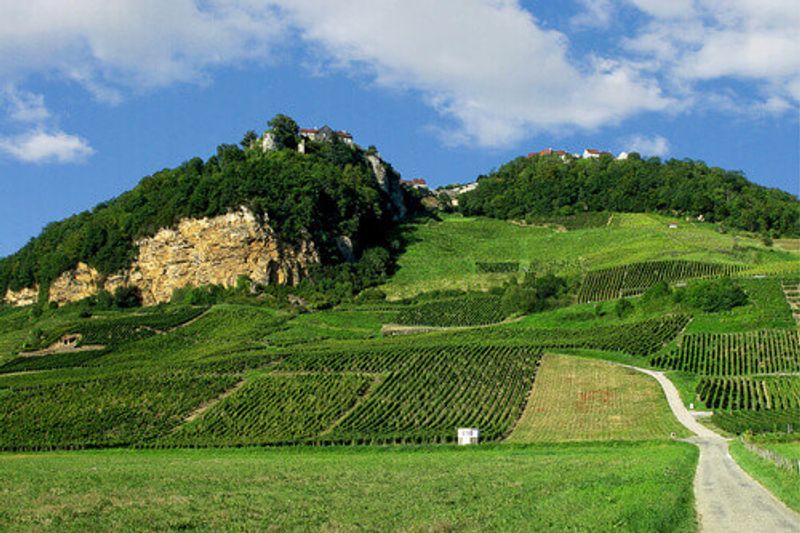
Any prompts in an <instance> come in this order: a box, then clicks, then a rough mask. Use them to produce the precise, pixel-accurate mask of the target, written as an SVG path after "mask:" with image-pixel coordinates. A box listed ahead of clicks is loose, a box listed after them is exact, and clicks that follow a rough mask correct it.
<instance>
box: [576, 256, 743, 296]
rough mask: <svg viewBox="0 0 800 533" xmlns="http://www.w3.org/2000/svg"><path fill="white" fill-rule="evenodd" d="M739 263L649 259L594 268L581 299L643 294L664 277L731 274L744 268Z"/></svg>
mask: <svg viewBox="0 0 800 533" xmlns="http://www.w3.org/2000/svg"><path fill="white" fill-rule="evenodd" d="M741 268H742V267H739V266H737V265H727V264H720V263H703V262H699V261H683V260H671V261H648V262H644V263H631V264H628V265H623V266H618V267H613V268H606V269H602V270H594V271H591V272H589V273H587V274H586V277H585V279H584V280H583V284H582V285H581V289H580V292H579V293H578V301H579V302H580V303H587V302H600V301H604V300H614V299H616V298H621V297H625V296H634V295H637V294H641V293H643V292H644V291H646V290H647V289H648V288H650V287H652V286H653V285H655V284H656V283H658V282H660V281H666V282H668V283H673V282H677V281H683V280H688V279H693V278H710V277H718V276H728V275H731V274H734V273H735V272H737V271H739V270H741Z"/></svg>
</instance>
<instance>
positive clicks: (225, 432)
mask: <svg viewBox="0 0 800 533" xmlns="http://www.w3.org/2000/svg"><path fill="white" fill-rule="evenodd" d="M371 382H372V378H370V377H368V376H363V375H353V374H307V375H303V374H300V375H272V374H267V375H263V376H258V377H256V378H253V379H252V380H251V381H249V382H248V383H247V384H246V385H245V386H244V387H243V388H242V389H240V390H238V391H236V393H235V394H233V395H232V396H230V397H228V398H226V399H225V400H223V401H222V402H220V403H218V404H217V405H215V406H214V407H212V408H211V409H210V410H209V411H208V412H207V413H205V414H204V415H203V416H202V418H200V419H199V420H197V421H196V422H195V423H189V424H187V425H186V426H183V427H181V428H180V430H178V431H177V432H175V433H174V434H173V435H171V436H170V437H168V438H166V439H165V442H166V443H169V444H171V445H177V446H181V445H203V446H241V445H254V444H280V443H292V442H298V441H303V440H306V439H310V438H312V437H316V436H318V435H319V434H320V433H322V432H323V431H325V430H326V429H328V428H329V427H331V425H332V424H333V423H334V422H335V421H336V420H338V419H339V418H340V417H342V416H343V415H344V414H345V413H346V412H347V411H348V410H349V409H350V408H351V407H352V406H353V405H354V404H355V402H356V401H358V399H359V398H360V397H361V396H362V395H363V394H364V393H365V392H366V391H367V390H368V387H369V384H370V383H371Z"/></svg>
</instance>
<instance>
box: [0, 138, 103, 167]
mask: <svg viewBox="0 0 800 533" xmlns="http://www.w3.org/2000/svg"><path fill="white" fill-rule="evenodd" d="M0 151H2V152H5V153H6V154H8V155H10V156H12V157H14V158H15V159H18V160H20V161H24V162H26V163H52V162H56V163H79V162H81V161H84V160H85V159H86V158H87V157H89V156H90V155H92V154H93V153H94V149H92V147H91V146H89V143H88V142H87V141H86V140H85V139H83V138H81V137H78V136H77V135H70V134H68V133H64V132H63V131H52V132H45V131H31V132H27V133H23V134H20V135H15V136H9V137H0Z"/></svg>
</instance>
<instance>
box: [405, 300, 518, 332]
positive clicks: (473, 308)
mask: <svg viewBox="0 0 800 533" xmlns="http://www.w3.org/2000/svg"><path fill="white" fill-rule="evenodd" d="M504 318H505V313H503V310H502V306H501V305H500V297H499V296H496V295H493V294H468V295H466V296H462V297H459V298H451V299H443V300H435V301H432V302H425V303H421V304H416V305H411V306H408V307H406V308H405V309H403V310H401V311H400V312H399V313H398V314H397V323H398V324H401V325H405V326H435V327H454V326H483V325H487V324H494V323H497V322H500V321H502V320H503V319H504Z"/></svg>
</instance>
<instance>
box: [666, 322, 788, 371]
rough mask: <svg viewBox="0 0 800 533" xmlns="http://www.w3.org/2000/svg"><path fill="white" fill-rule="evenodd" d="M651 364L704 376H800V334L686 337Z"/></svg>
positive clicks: (786, 331) (765, 333)
mask: <svg viewBox="0 0 800 533" xmlns="http://www.w3.org/2000/svg"><path fill="white" fill-rule="evenodd" d="M651 363H652V364H653V365H654V366H657V367H661V368H665V369H668V370H681V371H684V372H692V373H695V374H701V375H704V376H740V375H750V374H772V373H780V372H800V334H798V332H797V330H780V329H778V330H762V331H749V332H744V333H696V334H691V335H684V336H683V337H682V338H681V340H680V341H679V344H678V347H677V348H675V349H673V350H671V351H669V352H667V353H662V354H658V355H656V356H654V357H653V358H652V359H651Z"/></svg>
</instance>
